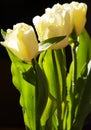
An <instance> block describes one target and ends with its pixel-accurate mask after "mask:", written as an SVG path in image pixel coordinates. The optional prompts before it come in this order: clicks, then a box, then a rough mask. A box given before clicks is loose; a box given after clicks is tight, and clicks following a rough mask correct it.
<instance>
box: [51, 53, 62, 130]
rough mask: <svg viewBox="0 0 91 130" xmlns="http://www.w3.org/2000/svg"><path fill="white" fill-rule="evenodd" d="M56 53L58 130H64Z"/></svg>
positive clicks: (54, 56) (54, 55) (53, 54)
mask: <svg viewBox="0 0 91 130" xmlns="http://www.w3.org/2000/svg"><path fill="white" fill-rule="evenodd" d="M56 53H57V52H56V51H53V52H52V57H53V62H54V66H55V75H56V78H57V82H56V84H57V85H56V87H57V117H58V123H59V125H58V130H62V119H61V113H62V108H61V102H62V101H61V93H60V79H59V76H58V69H57V61H56V60H57V56H56Z"/></svg>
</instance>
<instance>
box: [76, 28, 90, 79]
mask: <svg viewBox="0 0 91 130" xmlns="http://www.w3.org/2000/svg"><path fill="white" fill-rule="evenodd" d="M90 59H91V39H90V36H89V34H88V32H87V31H86V30H85V29H84V30H83V32H82V33H81V35H80V36H79V46H78V50H77V78H78V77H80V76H81V75H85V74H86V72H87V70H86V65H87V64H88V62H89V60H90Z"/></svg>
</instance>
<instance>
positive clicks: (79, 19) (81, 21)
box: [70, 2, 87, 35]
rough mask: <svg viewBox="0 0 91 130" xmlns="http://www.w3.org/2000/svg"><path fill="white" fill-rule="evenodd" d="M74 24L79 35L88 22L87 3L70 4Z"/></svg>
mask: <svg viewBox="0 0 91 130" xmlns="http://www.w3.org/2000/svg"><path fill="white" fill-rule="evenodd" d="M70 8H71V15H72V19H73V26H74V29H75V32H76V34H77V35H79V34H80V33H81V32H82V30H83V28H84V26H85V23H86V13H87V5H86V4H85V3H78V2H72V3H71V4H70Z"/></svg>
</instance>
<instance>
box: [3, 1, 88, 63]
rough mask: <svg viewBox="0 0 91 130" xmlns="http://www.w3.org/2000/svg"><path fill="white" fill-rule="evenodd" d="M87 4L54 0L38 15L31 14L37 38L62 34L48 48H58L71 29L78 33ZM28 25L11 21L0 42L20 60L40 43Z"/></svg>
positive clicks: (28, 58) (29, 57)
mask: <svg viewBox="0 0 91 130" xmlns="http://www.w3.org/2000/svg"><path fill="white" fill-rule="evenodd" d="M86 12H87V5H86V4H85V3H78V2H71V3H70V4H63V5H61V4H59V3H57V4H55V5H54V6H53V7H52V8H47V9H45V13H44V14H43V15H42V16H35V17H34V18H33V23H34V26H35V29H36V32H37V34H38V40H39V41H40V42H41V43H42V42H43V41H44V40H46V39H49V38H53V37H58V36H66V37H65V38H64V39H63V40H61V41H59V42H58V43H56V44H53V45H52V46H49V47H48V48H50V49H60V48H63V47H65V46H67V45H68V43H69V42H68V39H69V36H70V34H71V33H72V31H73V30H75V33H76V34H77V35H79V34H80V33H81V32H82V30H83V28H84V25H85V23H86ZM38 40H37V37H36V34H35V32H34V29H33V27H32V26H30V25H27V24H25V23H18V24H16V25H14V27H13V30H11V29H8V30H7V33H6V37H5V41H4V42H1V44H2V45H3V46H5V47H7V48H9V49H10V50H11V51H12V52H13V53H14V54H15V55H16V56H18V57H19V58H20V59H22V60H23V61H26V62H28V61H31V60H32V59H33V58H34V57H35V56H36V55H37V54H38V52H39V50H40V44H38Z"/></svg>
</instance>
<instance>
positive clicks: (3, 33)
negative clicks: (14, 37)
mask: <svg viewBox="0 0 91 130" xmlns="http://www.w3.org/2000/svg"><path fill="white" fill-rule="evenodd" d="M1 35H2V36H3V39H5V37H6V32H5V31H4V30H3V29H1Z"/></svg>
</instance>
